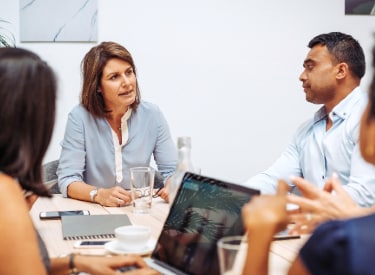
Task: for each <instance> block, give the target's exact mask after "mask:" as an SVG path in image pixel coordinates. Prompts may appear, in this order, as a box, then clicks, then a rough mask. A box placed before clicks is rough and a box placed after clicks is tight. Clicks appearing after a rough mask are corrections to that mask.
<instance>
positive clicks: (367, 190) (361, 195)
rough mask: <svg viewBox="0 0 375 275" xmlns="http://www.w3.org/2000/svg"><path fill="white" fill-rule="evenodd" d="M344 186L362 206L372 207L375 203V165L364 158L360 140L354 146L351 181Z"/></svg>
mask: <svg viewBox="0 0 375 275" xmlns="http://www.w3.org/2000/svg"><path fill="white" fill-rule="evenodd" d="M343 187H344V189H345V190H346V191H347V192H348V193H349V195H350V196H351V198H352V199H353V200H354V201H355V202H357V203H358V204H359V205H360V206H362V207H370V206H372V205H373V204H374V203H375V178H374V166H373V165H372V164H370V163H368V162H366V161H365V160H364V159H363V158H362V155H361V152H360V149H359V142H357V144H356V145H355V147H354V148H353V154H352V159H351V163H350V177H349V181H348V183H347V184H345V185H343Z"/></svg>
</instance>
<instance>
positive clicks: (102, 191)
mask: <svg viewBox="0 0 375 275" xmlns="http://www.w3.org/2000/svg"><path fill="white" fill-rule="evenodd" d="M82 76H83V85H82V93H81V104H79V105H78V106H76V107H75V108H74V109H73V110H72V111H71V112H70V113H69V117H68V122H67V125H66V129H65V136H64V139H63V141H62V143H61V146H62V151H61V156H60V161H59V167H58V169H57V175H58V181H59V188H60V191H61V192H62V194H63V195H64V196H65V197H70V198H75V199H79V200H85V201H92V202H95V203H99V204H101V205H104V206H124V205H126V204H128V203H130V202H131V196H130V191H128V190H129V189H130V185H129V168H130V167H134V166H148V165H149V164H150V161H151V156H153V157H154V160H155V163H156V165H157V168H158V170H159V172H160V174H161V175H162V177H163V182H164V186H167V185H168V183H169V179H170V177H171V176H172V174H173V173H174V171H175V168H176V162H177V152H176V148H175V144H174V142H173V140H172V138H171V134H170V130H169V126H168V123H167V121H166V119H165V118H164V116H163V114H162V112H161V111H160V109H159V108H158V107H157V106H156V105H154V104H152V103H149V102H146V101H141V95H140V91H139V87H138V82H137V76H136V68H135V65H134V61H133V58H132V56H131V55H130V53H129V52H128V51H127V50H126V49H125V48H124V47H123V46H121V45H119V44H117V43H114V42H103V43H101V44H99V45H98V46H95V47H93V48H92V49H91V50H90V51H89V52H88V53H87V54H86V56H85V57H84V59H83V60H82ZM159 194H160V195H161V197H162V198H164V199H165V200H168V192H167V188H163V189H162V190H161V192H159Z"/></svg>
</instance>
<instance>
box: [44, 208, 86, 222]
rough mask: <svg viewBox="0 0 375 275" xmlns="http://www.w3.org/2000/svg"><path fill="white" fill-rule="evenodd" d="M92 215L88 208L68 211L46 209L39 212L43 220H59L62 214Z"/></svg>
mask: <svg viewBox="0 0 375 275" xmlns="http://www.w3.org/2000/svg"><path fill="white" fill-rule="evenodd" d="M73 215H90V211H88V210H68V211H44V212H40V213H39V218H40V219H41V220H59V219H61V216H73Z"/></svg>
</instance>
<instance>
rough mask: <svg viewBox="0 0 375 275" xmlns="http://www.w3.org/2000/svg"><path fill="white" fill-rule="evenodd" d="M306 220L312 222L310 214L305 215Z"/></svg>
mask: <svg viewBox="0 0 375 275" xmlns="http://www.w3.org/2000/svg"><path fill="white" fill-rule="evenodd" d="M306 220H307V221H311V220H312V216H311V214H310V213H307V214H306Z"/></svg>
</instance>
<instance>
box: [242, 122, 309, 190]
mask: <svg viewBox="0 0 375 275" xmlns="http://www.w3.org/2000/svg"><path fill="white" fill-rule="evenodd" d="M304 127H305V124H304V125H302V126H301V127H300V128H299V129H298V130H297V132H296V134H295V135H294V137H293V139H292V140H291V142H290V143H289V144H288V146H287V148H286V149H285V151H284V152H283V153H282V154H281V156H280V157H279V158H278V159H277V160H276V161H275V162H274V163H273V164H272V165H271V166H270V167H269V168H268V169H267V170H265V171H264V172H261V173H259V174H257V175H255V176H254V177H252V178H250V179H248V180H247V181H246V182H245V183H244V185H245V186H249V187H251V188H255V189H258V190H260V192H261V193H262V194H274V193H275V192H276V188H277V181H278V180H279V179H284V180H286V181H289V177H290V176H292V175H293V176H302V173H301V166H300V161H299V150H300V149H299V147H300V145H299V143H300V140H301V134H302V132H303V129H304Z"/></svg>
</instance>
